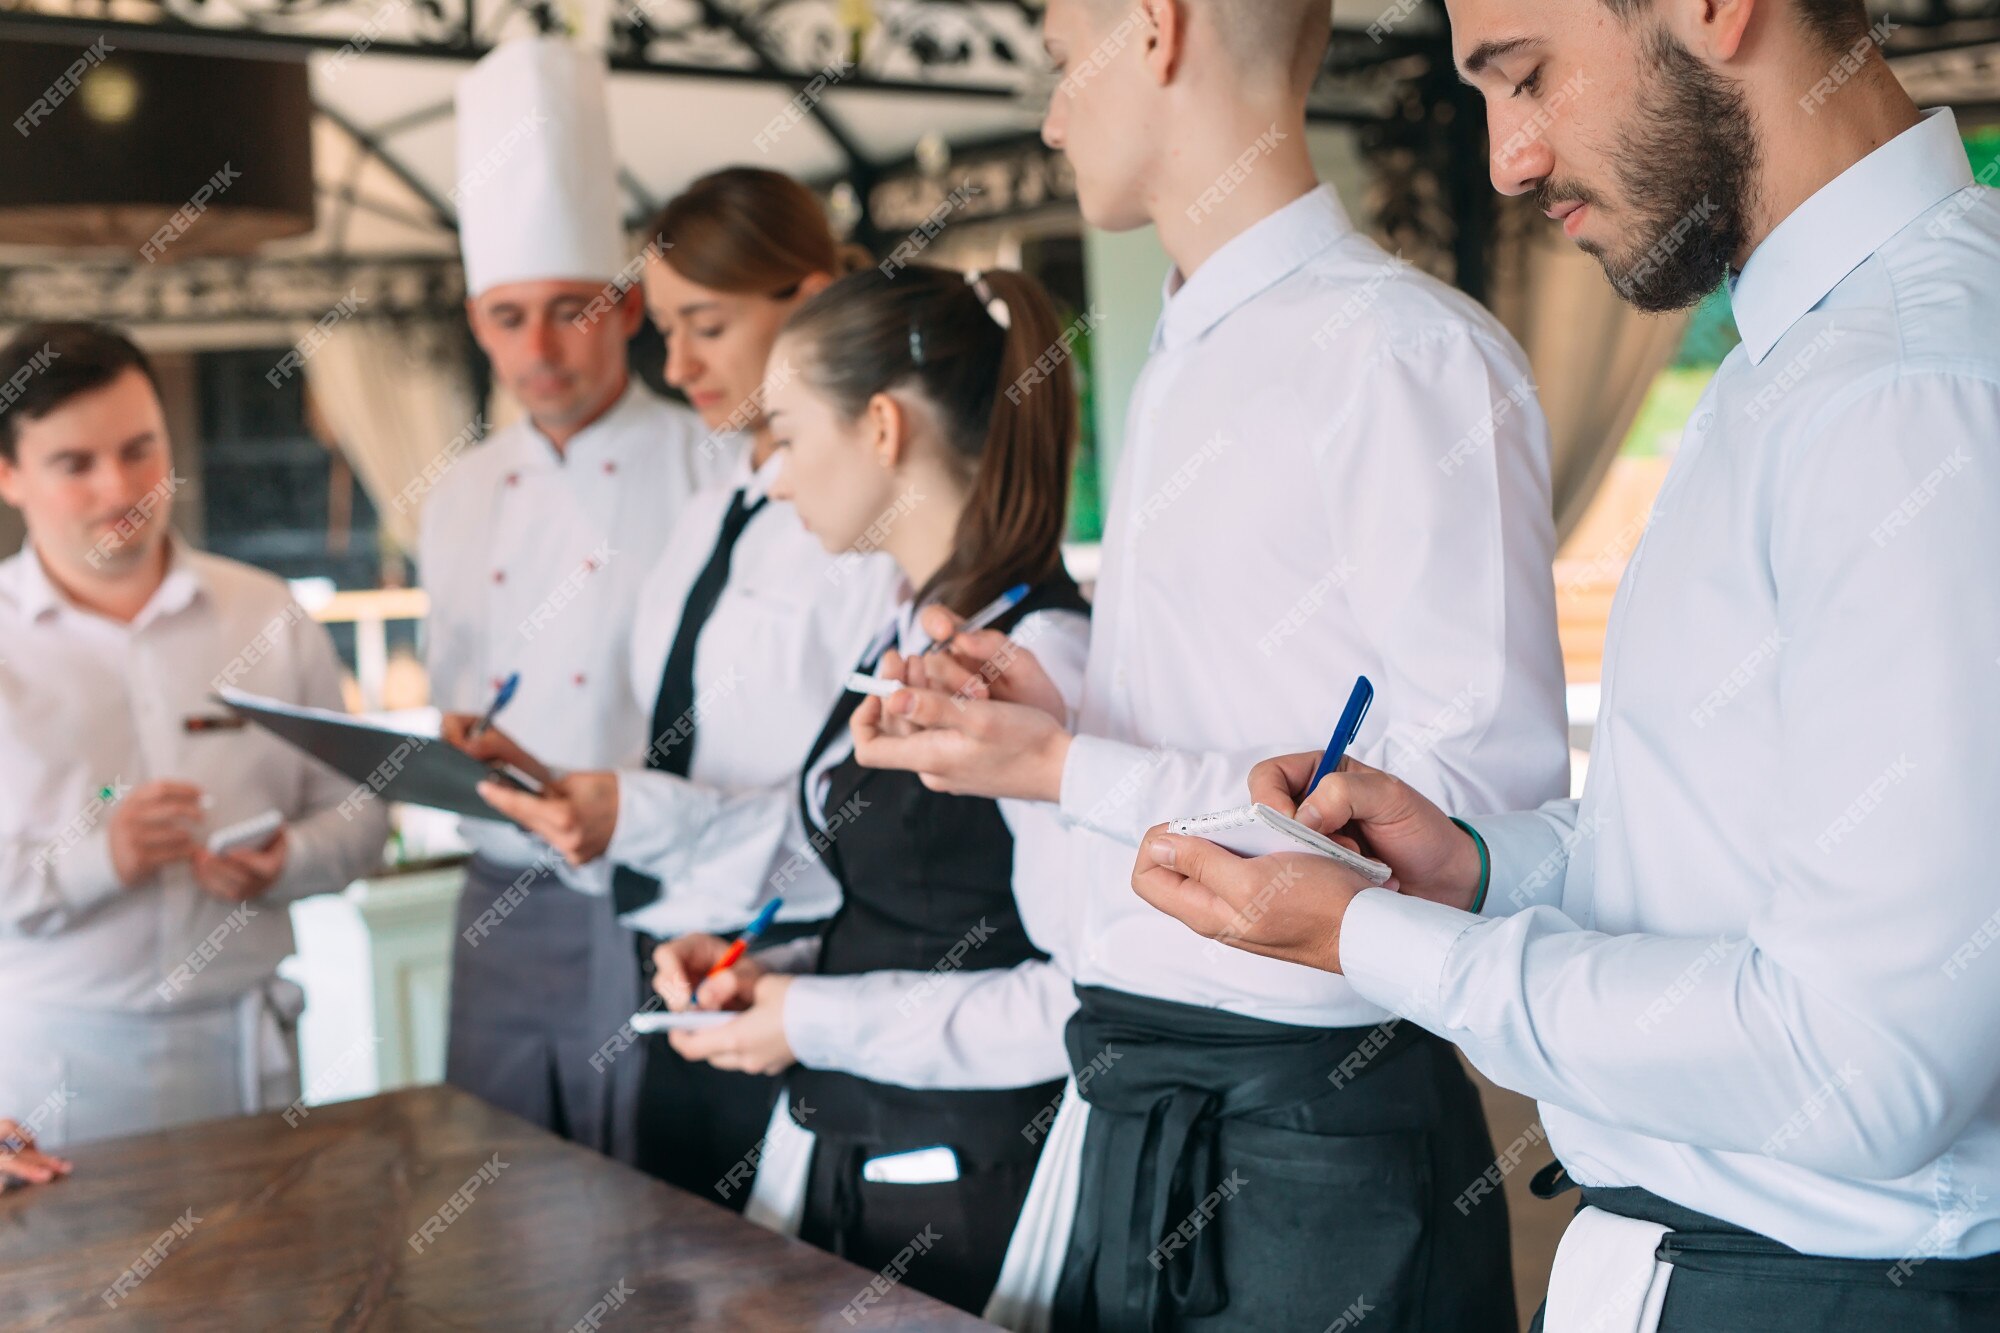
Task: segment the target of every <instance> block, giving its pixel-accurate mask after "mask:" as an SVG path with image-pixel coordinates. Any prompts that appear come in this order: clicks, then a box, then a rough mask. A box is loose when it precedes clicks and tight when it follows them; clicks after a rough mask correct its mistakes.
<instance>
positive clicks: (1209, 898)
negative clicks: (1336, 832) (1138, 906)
mask: <svg viewBox="0 0 2000 1333" xmlns="http://www.w3.org/2000/svg"><path fill="white" fill-rule="evenodd" d="M1132 887H1133V889H1134V890H1136V891H1137V892H1138V894H1139V896H1140V897H1141V898H1144V899H1145V900H1146V901H1147V902H1149V903H1151V904H1152V905H1153V906H1155V907H1157V908H1159V909H1160V910H1161V911H1162V912H1165V913H1166V914H1167V915H1168V916H1170V917H1173V918H1174V919H1175V920H1177V921H1180V922H1181V923H1183V924H1184V925H1186V926H1187V927H1188V928H1189V929H1191V930H1193V931H1194V932H1195V933H1196V934H1197V935H1205V936H1207V937H1208V938H1209V939H1212V940H1216V941H1218V942H1220V943H1223V944H1228V945H1231V946H1233V947H1235V948H1238V949H1242V950H1243V951H1245V952H1246V953H1256V954H1263V955H1264V956H1265V957H1266V958H1281V959H1283V960H1284V961H1286V962H1288V963H1300V964H1303V965H1304V966H1306V967H1316V968H1319V969H1320V970H1321V971H1323V972H1338V971H1340V923H1341V920H1342V919H1343V918H1344V917H1345V916H1346V915H1347V905H1348V903H1350V902H1352V901H1353V900H1354V895H1355V894H1357V893H1359V892H1360V891H1361V890H1363V889H1365V888H1367V887H1368V881H1367V880H1365V879H1363V878H1362V877H1361V876H1359V875H1357V874H1355V873H1354V872H1353V871H1352V870H1349V869H1348V868H1347V867H1345V866H1343V865H1341V864H1340V862H1338V861H1335V860H1333V859H1332V858H1331V857H1326V856H1314V855H1313V854H1311V853H1310V852H1279V853H1276V854H1274V855H1271V856H1257V857H1242V856H1237V855H1236V854H1235V853H1233V852H1228V851H1224V850H1223V849H1222V848H1220V847H1218V846H1216V845H1215V844H1214V843H1212V842H1209V841H1208V840H1207V839H1205V838H1189V837H1183V836H1182V835H1180V834H1177V833H1169V832H1167V826H1166V825H1165V824H1160V825H1156V826H1155V827H1153V828H1151V829H1148V830H1147V832H1146V836H1145V837H1144V838H1143V839H1141V840H1140V843H1139V859H1138V861H1137V863H1136V864H1135V865H1134V866H1133V868H1132Z"/></svg>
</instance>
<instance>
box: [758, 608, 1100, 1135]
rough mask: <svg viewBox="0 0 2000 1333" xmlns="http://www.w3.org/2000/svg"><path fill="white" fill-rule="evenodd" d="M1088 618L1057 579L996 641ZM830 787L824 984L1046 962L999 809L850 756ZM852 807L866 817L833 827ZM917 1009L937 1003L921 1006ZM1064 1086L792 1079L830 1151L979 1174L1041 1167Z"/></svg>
mask: <svg viewBox="0 0 2000 1333" xmlns="http://www.w3.org/2000/svg"><path fill="white" fill-rule="evenodd" d="M1089 610H1090V605H1089V603H1088V602H1086V601H1084V599H1083V595H1082V593H1080V592H1079V591H1078V590H1077V586H1076V584H1075V583H1074V582H1072V581H1071V580H1070V578H1069V576H1068V575H1067V574H1066V573H1063V572H1061V571H1058V572H1057V573H1056V574H1055V575H1054V576H1053V577H1051V578H1048V579H1044V580H1043V581H1042V582H1041V583H1040V584H1038V585H1036V587H1035V588H1034V589H1033V590H1032V591H1030V592H1029V594H1028V596H1027V597H1026V598H1024V599H1023V600H1022V601H1021V603H1020V604H1019V605H1018V606H1016V607H1014V608H1013V609H1012V610H1011V611H1009V612H1008V613H1007V614H1006V615H1004V616H1002V617H1000V619H998V620H997V621H995V622H994V624H993V626H992V627H993V628H994V629H997V630H1000V631H1001V632H1002V633H1007V632H1011V631H1012V629H1013V628H1014V626H1015V625H1017V624H1019V623H1020V622H1021V621H1022V620H1023V619H1025V618H1026V617H1027V616H1030V615H1032V614H1034V613H1036V612H1038V611H1077V612H1081V613H1083V614H1086V615H1087V614H1088V613H1089ZM1025 646H1026V647H1028V648H1029V649H1030V650H1031V651H1032V648H1033V645H1032V644H1029V645H1025ZM878 661H879V657H876V656H874V655H871V657H870V659H869V660H866V661H864V662H862V663H861V665H860V667H859V670H861V671H863V672H865V673H873V671H874V670H875V668H876V665H877V662H878ZM862 698H863V696H861V695H859V694H856V693H853V692H851V691H850V692H849V693H847V694H844V695H842V696H841V698H840V700H839V702H837V703H836V704H835V705H834V709H833V713H832V714H831V716H829V717H828V718H827V721H826V726H825V727H824V728H823V729H822V730H821V731H820V735H819V739H818V740H816V741H815V742H814V743H813V747H812V750H811V752H810V753H809V754H808V755H807V758H806V763H805V771H806V772H807V773H810V772H811V770H812V767H813V764H814V763H815V762H816V761H817V760H818V759H819V757H820V756H821V755H822V754H823V753H825V751H826V749H827V747H829V746H830V745H832V744H833V743H834V741H835V739H836V738H838V737H839V736H840V735H842V734H843V733H844V732H845V731H846V730H847V723H848V719H850V718H851V717H852V716H853V715H854V710H855V709H857V708H859V707H860V706H861V700H862ZM828 777H829V779H830V782H831V785H830V787H829V789H828V791H827V795H826V802H825V805H824V811H825V812H826V815H827V817H828V822H829V824H831V825H833V827H831V828H830V831H829V835H828V846H827V848H826V851H825V854H824V863H825V865H826V868H827V869H828V870H829V871H830V872H831V873H832V874H833V876H834V878H835V879H836V880H837V881H839V883H840V889H841V905H840V910H839V912H837V913H836V914H835V915H834V918H833V920H832V921H831V922H830V923H829V924H828V926H827V929H826V933H825V934H824V935H823V936H822V937H821V943H820V956H819V965H818V968H817V971H818V972H819V974H820V975H823V976H852V975H854V974H856V973H861V972H875V971H885V970H894V971H916V972H930V971H932V970H933V969H939V970H941V971H945V972H957V971H965V972H973V971H986V970H989V969H995V968H1009V967H1014V966H1016V965H1017V964H1020V963H1024V962H1028V961H1031V960H1040V959H1045V958H1046V957H1047V956H1048V955H1046V954H1044V953H1042V952H1041V951H1040V950H1038V949H1037V948H1035V946H1034V944H1033V942H1032V941H1030V940H1029V938H1028V934H1027V931H1026V930H1025V929H1024V928H1023V927H1022V925H1021V914H1020V909H1019V908H1018V907H1017V906H1016V904H1015V902H1014V838H1013V834H1012V833H1011V832H1010V831H1009V830H1008V828H1007V823H1006V821H1005V820H1004V819H1003V818H1002V817H1001V815H1000V807H999V804H998V803H997V802H995V801H992V800H988V799H986V798H984V797H974V796H951V795H947V794H945V793H942V792H934V791H931V790H930V789H929V788H927V787H925V786H924V784H923V781H922V779H920V778H919V777H918V776H917V775H916V774H914V773H903V772H898V771H895V770H891V769H873V768H863V767H862V766H861V765H860V764H859V763H857V762H856V761H855V759H854V757H853V756H852V755H849V756H848V757H847V758H846V759H844V760H842V761H841V762H840V763H838V764H836V765H835V766H834V767H833V768H832V769H830V770H829V771H828ZM800 796H801V801H802V803H803V804H804V805H805V808H806V811H807V827H809V828H811V827H816V821H814V820H813V818H812V815H813V813H814V811H813V801H812V795H811V793H810V792H809V791H807V790H806V789H805V786H804V781H803V779H802V781H801V793H800ZM861 802H865V803H866V804H865V806H863V805H862V804H861ZM850 803H853V804H852V807H851V808H852V809H853V810H854V813H853V814H852V815H850V816H848V817H846V818H844V819H839V820H836V819H834V816H835V815H836V814H838V812H840V811H841V810H843V809H844V808H850ZM911 1002H912V1003H913V1004H922V1003H924V1002H925V997H924V996H922V995H921V994H915V995H913V997H912V1001H911ZM1061 1086H1062V1085H1061V1083H1060V1082H1055V1083H1047V1084H1037V1085H1035V1086H1033V1087H1026V1088H1007V1089H1000V1090H995V1091H985V1090H980V1091H945V1092H941V1091H937V1090H934V1089H913V1088H905V1087H900V1086H896V1085H893V1084H886V1083H876V1082H873V1081H871V1080H868V1079H863V1078H858V1077H856V1076H854V1075H852V1074H845V1073H838V1072H834V1071H831V1070H823V1069H807V1068H804V1067H795V1068H794V1069H793V1070H792V1071H791V1075H790V1078H789V1087H790V1090H791V1097H792V1103H793V1106H794V1108H795V1113H796V1108H798V1107H800V1106H801V1105H803V1106H807V1107H810V1108H812V1112H811V1115H810V1116H809V1117H805V1120H804V1123H805V1125H806V1128H808V1129H810V1130H812V1131H813V1132H814V1133H815V1134H817V1135H819V1136H821V1137H822V1138H828V1139H846V1140H851V1141H858V1142H862V1143H866V1144H868V1145H870V1146H871V1147H877V1148H880V1149H881V1150H883V1151H889V1152H897V1151H903V1150H906V1149H910V1148H922V1147H929V1146H931V1145H933V1144H939V1143H943V1144H947V1145H949V1146H951V1147H953V1148H955V1149H957V1150H958V1152H959V1155H960V1157H961V1158H963V1159H966V1160H969V1161H1000V1160H1007V1159H1010V1158H1013V1157H1017V1156H1029V1157H1032V1156H1033V1154H1034V1152H1035V1148H1034V1146H1033V1145H1031V1144H1029V1142H1028V1141H1027V1140H1026V1139H1024V1138H1023V1137H1022V1135H1021V1132H1020V1131H1021V1127H1022V1126H1023V1125H1025V1124H1027V1123H1028V1122H1029V1121H1030V1120H1032V1119H1033V1117H1034V1116H1035V1115H1036V1114H1037V1113H1038V1112H1040V1111H1041V1110H1042V1109H1043V1108H1044V1107H1046V1106H1047V1105H1048V1103H1049V1101H1050V1100H1051V1099H1052V1098H1053V1097H1054V1096H1055V1095H1056V1094H1057V1092H1058V1091H1059V1090H1060V1088H1061Z"/></svg>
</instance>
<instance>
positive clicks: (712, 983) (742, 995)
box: [653, 935, 768, 1011]
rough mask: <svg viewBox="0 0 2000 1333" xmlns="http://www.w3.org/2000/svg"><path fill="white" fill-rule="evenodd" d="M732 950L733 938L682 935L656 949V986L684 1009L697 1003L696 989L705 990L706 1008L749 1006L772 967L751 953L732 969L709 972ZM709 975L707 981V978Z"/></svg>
mask: <svg viewBox="0 0 2000 1333" xmlns="http://www.w3.org/2000/svg"><path fill="white" fill-rule="evenodd" d="M728 952H729V941H728V940H725V939H722V938H720V937H719V936H715V935H682V936H681V937H680V938H678V939H671V940H668V941H666V942H665V943H663V944H661V945H660V946H659V947H658V948H656V949H654V950H653V969H654V970H653V989H654V990H655V991H657V992H658V993H659V995H660V998H661V999H663V1000H665V1001H666V1002H667V1008H669V1009H672V1010H675V1011H680V1010H683V1009H688V1008H691V1007H696V1006H695V1004H694V996H693V992H694V990H695V989H696V988H697V987H699V988H700V990H701V995H700V1001H701V1003H700V1005H699V1007H700V1008H702V1009H748V1008H749V1007H750V1001H751V997H752V994H753V992H754V991H755V990H756V986H757V982H758V981H759V980H760V979H762V978H763V977H764V976H765V975H767V972H768V969H766V968H765V966H764V965H763V964H762V963H760V962H758V961H757V960H756V959H755V958H753V957H751V956H750V955H749V954H745V955H744V956H743V957H741V958H739V959H737V960H736V962H735V963H734V964H733V965H732V966H731V967H730V968H729V970H728V971H726V972H723V973H720V974H719V975H717V976H714V977H708V974H709V972H710V970H711V969H713V968H714V967H715V965H716V964H717V963H719V962H721V961H722V956H723V955H724V954H725V953H728ZM704 977H708V980H706V981H704V980H703V978H704Z"/></svg>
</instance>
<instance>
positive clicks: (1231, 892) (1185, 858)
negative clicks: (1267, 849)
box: [1144, 833, 1260, 902]
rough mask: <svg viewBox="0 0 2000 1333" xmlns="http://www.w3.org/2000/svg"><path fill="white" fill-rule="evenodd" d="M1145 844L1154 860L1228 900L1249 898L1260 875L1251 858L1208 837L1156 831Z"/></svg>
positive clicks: (1234, 900) (1148, 837)
mask: <svg viewBox="0 0 2000 1333" xmlns="http://www.w3.org/2000/svg"><path fill="white" fill-rule="evenodd" d="M1144 846H1145V849H1146V852H1147V853H1148V855H1149V857H1150V859H1151V861H1153V862H1154V863H1156V864H1158V865H1160V866H1162V867H1164V868H1167V869H1170V870H1174V871H1176V872H1178V873H1180V874H1183V875H1186V876H1187V877H1188V878H1189V879H1193V880H1199V881H1200V882H1201V883H1203V884H1205V885H1207V886H1208V887H1209V888H1210V889H1212V890H1214V891H1215V893H1216V894H1218V895H1220V896H1221V897H1222V898H1223V899H1225V900H1227V901H1231V902H1236V901H1240V900H1243V899H1247V898H1248V897H1249V895H1250V894H1251V893H1254V892H1255V881H1256V880H1257V879H1259V878H1260V875H1259V872H1258V871H1257V870H1256V868H1255V867H1254V865H1253V863H1252V862H1251V861H1249V860H1247V859H1245V858H1244V857H1241V856H1238V855H1236V854H1235V853H1234V852H1231V851H1226V850H1225V849H1223V848H1221V847H1218V846H1216V845H1215V844H1214V843H1212V842H1210V841H1209V840H1208V839H1206V838H1190V837H1186V836H1184V835H1182V834H1178V833H1153V834H1150V835H1148V836H1147V838H1146V841H1145V844H1144Z"/></svg>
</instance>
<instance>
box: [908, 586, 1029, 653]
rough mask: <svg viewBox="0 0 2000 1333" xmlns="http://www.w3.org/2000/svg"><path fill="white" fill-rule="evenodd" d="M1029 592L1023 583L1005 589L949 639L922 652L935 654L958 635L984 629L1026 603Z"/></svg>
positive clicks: (942, 640)
mask: <svg viewBox="0 0 2000 1333" xmlns="http://www.w3.org/2000/svg"><path fill="white" fill-rule="evenodd" d="M1030 591H1031V589H1030V588H1029V587H1028V585H1027V584H1025V583H1017V584H1015V585H1014V586H1013V587H1011V588H1009V589H1007V591H1005V592H1003V593H1001V594H1000V595H999V596H998V597H995V598H994V599H993V600H992V601H990V602H988V603H987V604H986V605H985V606H983V607H981V608H980V611H979V614H978V615H976V616H974V617H973V618H972V619H970V620H968V621H966V622H965V623H964V624H963V625H960V626H959V627H958V629H957V630H956V631H954V632H953V634H952V636H951V638H950V639H941V640H939V641H938V642H936V643H934V644H932V645H931V646H930V647H928V648H926V649H924V652H925V653H926V654H929V653H934V652H937V651H939V650H940V649H942V648H943V647H944V646H945V645H946V644H948V643H950V642H951V640H952V639H955V638H957V637H958V636H959V635H960V634H970V633H972V632H973V631H974V630H978V629H985V628H986V627H987V626H988V625H990V624H992V623H993V622H994V621H996V620H998V619H999V618H1000V617H1002V616H1004V615H1006V614H1007V613H1008V612H1009V611H1012V610H1013V609H1014V608H1015V607H1017V606H1019V605H1020V604H1021V603H1022V602H1024V601H1026V600H1027V597H1028V593H1029V592H1030Z"/></svg>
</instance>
